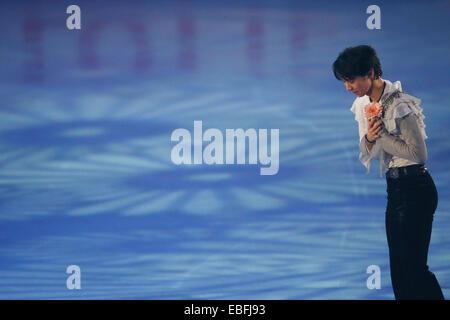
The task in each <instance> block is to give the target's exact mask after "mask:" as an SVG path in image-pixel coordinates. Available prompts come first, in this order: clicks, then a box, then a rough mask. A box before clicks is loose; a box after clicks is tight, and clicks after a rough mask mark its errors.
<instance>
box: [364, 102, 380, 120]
mask: <svg viewBox="0 0 450 320" xmlns="http://www.w3.org/2000/svg"><path fill="white" fill-rule="evenodd" d="M364 111H365V113H366V118H367V119H371V118H373V117H377V116H380V115H381V112H382V111H383V106H382V105H381V104H379V103H378V102H375V101H373V102H371V103H370V104H368V105H367V106H366V107H365V109H364Z"/></svg>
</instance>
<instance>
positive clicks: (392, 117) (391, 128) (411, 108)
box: [366, 93, 428, 140]
mask: <svg viewBox="0 0 450 320" xmlns="http://www.w3.org/2000/svg"><path fill="white" fill-rule="evenodd" d="M420 103H421V100H420V99H418V98H416V97H413V96H411V95H409V94H406V93H401V94H400V97H399V98H397V99H396V100H395V104H393V105H392V107H391V108H390V109H388V110H387V111H386V114H385V116H384V119H383V123H384V126H385V128H386V130H387V131H388V132H389V133H390V134H392V135H399V134H400V131H399V127H398V119H402V118H404V117H406V116H407V115H409V114H410V113H414V114H415V115H416V116H417V119H418V125H419V128H420V133H421V134H422V137H423V139H424V140H425V139H427V138H428V136H427V134H426V131H425V127H426V126H425V123H424V119H425V116H424V115H423V109H422V108H421V107H420ZM366 130H367V128H366ZM366 132H367V131H366Z"/></svg>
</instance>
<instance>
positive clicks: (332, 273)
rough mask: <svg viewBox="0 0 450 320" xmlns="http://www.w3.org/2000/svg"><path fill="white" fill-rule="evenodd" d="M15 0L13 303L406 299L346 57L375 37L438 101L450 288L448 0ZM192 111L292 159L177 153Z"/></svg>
mask: <svg viewBox="0 0 450 320" xmlns="http://www.w3.org/2000/svg"><path fill="white" fill-rule="evenodd" d="M71 4H77V5H79V6H80V7H81V14H82V21H81V24H82V29H81V30H68V29H67V28H66V18H67V17H68V15H67V14H66V8H67V7H68V6H69V5H71ZM371 4H377V5H379V6H380V8H381V30H369V29H368V28H367V27H366V19H367V17H368V16H369V14H367V13H366V8H367V7H368V6H369V5H371ZM0 6H1V13H0V33H1V40H0V65H1V72H0V81H1V86H0V95H1V105H0V298H2V299H393V298H394V296H393V292H392V288H391V282H390V273H389V260H388V258H389V257H388V247H387V242H386V234H385V227H384V213H385V208H386V182H385V178H384V176H383V178H380V176H379V167H378V166H379V165H378V161H374V162H373V163H372V171H371V173H370V174H369V175H366V174H365V168H364V167H363V166H362V165H361V163H360V162H359V161H358V142H359V137H358V127H357V122H356V121H355V120H354V115H353V114H352V113H351V112H350V111H349V109H350V106H351V104H352V102H353V100H354V98H355V96H354V95H353V94H352V93H349V92H347V91H346V90H345V87H344V85H343V83H342V82H339V81H337V80H336V79H335V78H334V76H333V74H332V70H331V65H332V63H333V61H334V60H335V59H336V57H337V55H338V54H339V52H341V51H342V50H343V49H344V48H346V47H348V46H354V45H359V44H369V45H371V46H373V47H374V48H375V49H376V50H377V52H378V55H379V57H380V59H381V63H382V67H383V71H384V74H383V78H384V79H388V80H390V81H392V82H394V81H397V80H400V81H401V82H402V86H403V90H404V91H405V92H407V93H409V94H411V95H413V96H416V97H419V98H420V99H422V107H423V109H424V115H425V116H426V119H425V124H426V126H427V127H426V131H427V134H428V136H429V137H430V138H429V139H428V140H427V146H428V161H427V166H428V168H429V171H430V173H431V175H432V176H433V178H434V180H435V183H436V186H437V188H438V192H439V205H438V209H437V211H436V214H435V219H434V225H433V234H432V237H431V244H430V249H429V259H428V264H429V266H430V269H431V270H432V271H433V272H434V273H435V274H436V276H437V278H438V280H439V282H440V284H441V286H442V289H443V291H444V295H446V296H447V297H448V296H450V234H449V232H448V230H449V228H450V217H449V210H450V194H449V188H448V185H449V182H450V171H449V169H448V162H447V161H448V160H447V159H448V156H449V155H450V144H449V139H448V137H449V134H450V132H449V129H448V126H447V124H448V118H449V111H448V110H449V109H448V106H449V105H450V104H449V96H450V95H449V89H448V88H449V84H450V83H449V77H448V73H447V71H448V70H449V61H448V56H449V47H450V46H449V22H448V21H449V18H450V5H449V2H448V1H427V2H424V1H395V2H394V1H389V2H388V1H386V2H384V1H378V2H376V3H372V2H371V1H344V2H342V1H328V2H326V1H317V2H314V3H311V2H310V1H305V2H303V1H275V0H271V1H182V2H174V1H161V2H158V1H95V2H94V1H81V0H77V1H72V0H71V1H30V2H27V1H2V3H1V5H0ZM194 120H202V121H203V128H204V130H206V129H207V128H218V129H220V130H223V132H225V129H226V128H243V129H248V128H255V129H257V130H258V129H263V128H266V129H270V128H278V129H279V130H280V169H279V173H278V174H277V175H274V176H261V175H260V174H259V169H260V168H259V165H248V164H247V165H228V166H227V165H222V166H220V165H205V164H204V165H195V166H194V165H192V166H187V165H184V166H176V165H174V164H173V163H172V162H171V159H170V152H171V149H172V147H173V146H174V143H172V142H171V141H170V136H171V133H172V131H173V130H175V129H176V128H186V129H188V130H190V131H191V132H192V131H193V124H194ZM69 265H78V266H79V267H80V268H81V290H68V289H67V288H66V279H67V277H68V276H69V275H68V274H66V268H67V267H68V266H69ZM370 265H378V266H379V267H380V270H381V289H379V290H369V289H368V288H367V286H366V280H367V278H368V277H369V274H367V273H366V269H367V267H368V266H370ZM411 281H413V279H411Z"/></svg>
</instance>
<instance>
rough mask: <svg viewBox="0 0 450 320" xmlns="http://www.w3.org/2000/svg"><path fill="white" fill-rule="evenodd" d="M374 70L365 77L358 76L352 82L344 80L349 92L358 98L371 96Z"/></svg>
mask: <svg viewBox="0 0 450 320" xmlns="http://www.w3.org/2000/svg"><path fill="white" fill-rule="evenodd" d="M372 79H373V69H372V70H371V72H369V74H367V75H366V76H364V77H361V76H357V77H355V78H354V79H352V80H342V81H343V82H344V85H345V89H347V91H351V92H352V93H353V94H355V95H356V96H358V97H363V96H365V95H370V93H371V89H372V83H373V81H372Z"/></svg>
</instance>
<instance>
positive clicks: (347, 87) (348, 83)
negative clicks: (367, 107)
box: [344, 81, 352, 91]
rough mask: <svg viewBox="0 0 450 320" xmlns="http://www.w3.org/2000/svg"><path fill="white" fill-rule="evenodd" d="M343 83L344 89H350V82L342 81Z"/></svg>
mask: <svg viewBox="0 0 450 320" xmlns="http://www.w3.org/2000/svg"><path fill="white" fill-rule="evenodd" d="M344 84H345V89H347V91H352V86H351V85H350V82H348V81H344Z"/></svg>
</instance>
